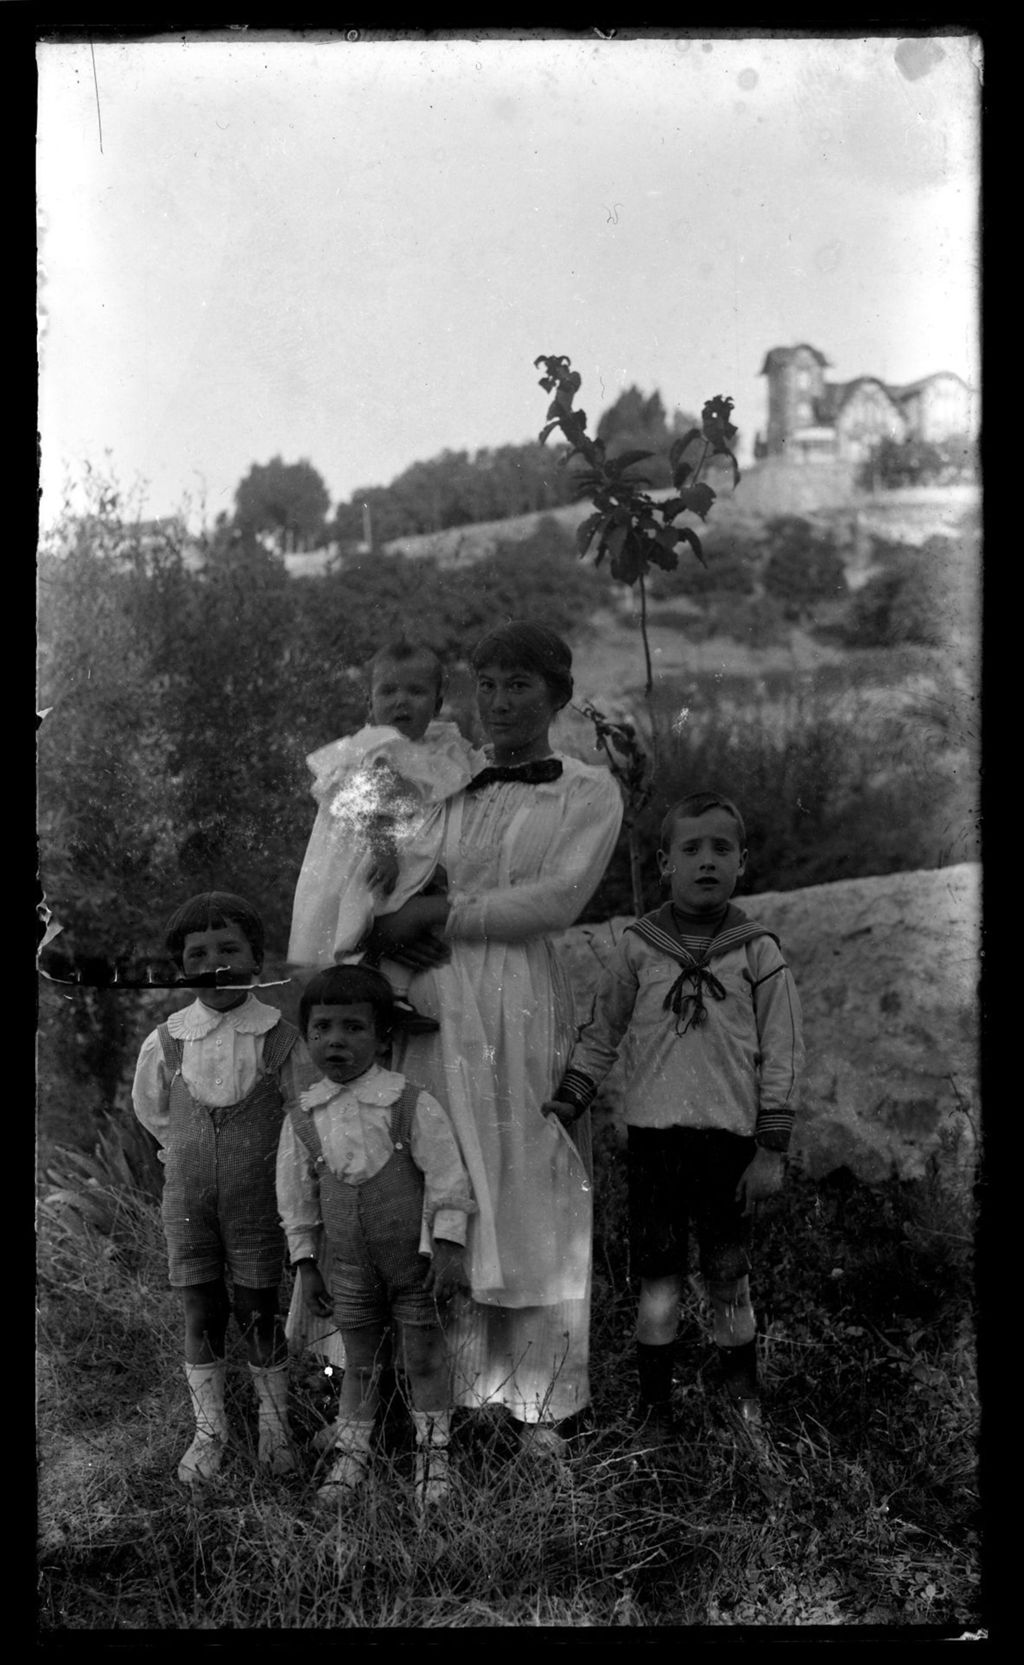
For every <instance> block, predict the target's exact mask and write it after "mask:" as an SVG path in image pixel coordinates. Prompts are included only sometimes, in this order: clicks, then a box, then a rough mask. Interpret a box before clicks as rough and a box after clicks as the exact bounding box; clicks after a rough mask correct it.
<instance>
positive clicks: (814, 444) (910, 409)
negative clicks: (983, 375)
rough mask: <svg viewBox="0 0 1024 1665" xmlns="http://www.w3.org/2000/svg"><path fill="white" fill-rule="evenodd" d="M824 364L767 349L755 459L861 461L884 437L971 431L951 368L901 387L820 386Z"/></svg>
mask: <svg viewBox="0 0 1024 1665" xmlns="http://www.w3.org/2000/svg"><path fill="white" fill-rule="evenodd" d="M828 368H830V366H829V361H828V359H827V358H826V357H825V355H824V353H820V352H819V351H818V349H817V347H811V346H809V345H808V344H807V342H805V341H804V342H801V343H800V345H799V346H797V347H773V348H772V349H771V351H770V352H769V353H768V354H767V355H766V357H765V361H764V363H763V364H762V366H761V370H760V374H761V375H762V376H767V378H768V428H767V432H766V433H765V434H764V435H761V434H758V436H757V438H756V440H755V442H754V456H755V458H756V459H757V460H758V461H762V460H764V459H767V458H769V457H784V458H785V459H786V461H787V462H796V463H816V462H822V463H835V462H840V463H853V464H859V463H863V462H866V461H867V460H868V458H869V456H870V455H871V452H872V451H873V450H874V448H875V447H876V446H877V445H878V444H879V443H880V441H882V440H883V439H892V440H896V441H900V440H904V439H911V438H913V439H920V440H924V441H926V442H928V443H929V444H937V443H939V442H941V441H943V440H949V439H961V438H962V439H964V440H968V439H972V438H974V437H975V435H976V432H977V416H976V411H975V398H974V392H973V390H972V389H971V388H970V387H969V386H968V385H967V383H966V382H965V381H964V380H963V378H962V377H960V376H957V375H955V374H954V372H953V371H951V370H937V371H936V372H935V373H934V375H931V376H925V377H924V378H923V379H922V380H921V381H917V382H910V383H908V384H907V385H906V386H903V387H896V386H891V385H889V384H887V383H885V382H882V381H880V380H879V379H878V377H877V376H857V377H855V378H854V380H853V381H849V382H827V381H826V380H825V371H826V369H828Z"/></svg>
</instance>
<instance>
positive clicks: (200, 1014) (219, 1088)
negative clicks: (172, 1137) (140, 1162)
mask: <svg viewBox="0 0 1024 1665" xmlns="http://www.w3.org/2000/svg"><path fill="white" fill-rule="evenodd" d="M280 1018H281V1014H280V1012H278V1011H276V1010H275V1008H274V1007H273V1006H265V1005H264V1004H263V1002H262V1001H261V1000H257V999H256V997H255V996H254V995H251V994H250V995H247V996H246V998H245V1000H243V1002H242V1004H241V1005H240V1006H233V1007H232V1008H231V1009H230V1011H227V1012H215V1011H213V1010H212V1008H211V1007H209V1006H204V1005H203V1003H202V1001H201V1000H195V1001H193V1003H192V1005H191V1006H185V1007H183V1009H182V1010H181V1011H179V1012H172V1013H171V1015H170V1017H169V1018H168V1019H167V1027H168V1029H169V1031H170V1033H171V1035H172V1036H173V1037H174V1039H175V1040H180V1041H184V1043H185V1044H184V1046H183V1047H182V1058H181V1074H182V1078H183V1080H184V1082H185V1084H186V1086H187V1087H188V1089H189V1092H190V1093H191V1094H192V1096H193V1098H195V1099H197V1100H198V1102H199V1103H200V1104H205V1105H207V1106H208V1107H209V1108H211V1109H213V1108H221V1107H223V1106H224V1105H226V1104H237V1103H238V1101H239V1099H243V1098H244V1097H245V1096H246V1094H247V1093H250V1092H251V1091H252V1089H253V1087H254V1086H255V1085H256V1080H257V1077H258V1075H259V1071H260V1064H261V1062H262V1058H263V1039H264V1036H265V1035H267V1034H268V1033H269V1031H270V1030H271V1029H273V1028H274V1025H275V1024H276V1023H278V1022H280ZM171 1079H172V1072H171V1071H169V1070H168V1068H167V1064H166V1062H165V1060H164V1054H163V1048H162V1047H161V1045H160V1037H159V1035H158V1033H157V1031H156V1030H155V1029H154V1030H153V1032H152V1033H151V1034H150V1035H147V1037H146V1039H145V1040H144V1041H143V1043H142V1047H141V1049H140V1051H139V1061H138V1064H137V1065H136V1067H135V1079H134V1081H133V1083H132V1103H133V1104H134V1106H135V1114H136V1115H137V1116H138V1118H139V1120H140V1122H141V1123H142V1125H143V1127H146V1128H148V1129H149V1131H150V1132H151V1133H152V1134H153V1136H154V1137H155V1138H156V1139H157V1140H159V1142H160V1144H161V1145H163V1144H164V1143H165V1142H166V1140H165V1135H166V1132H167V1126H168V1122H169V1119H170V1116H169V1093H170V1085H171Z"/></svg>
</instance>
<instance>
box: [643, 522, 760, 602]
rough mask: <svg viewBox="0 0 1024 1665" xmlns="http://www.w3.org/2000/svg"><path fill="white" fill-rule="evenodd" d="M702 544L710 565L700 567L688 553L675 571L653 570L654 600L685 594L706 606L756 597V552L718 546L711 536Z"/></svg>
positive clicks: (727, 544) (651, 576) (652, 592)
mask: <svg viewBox="0 0 1024 1665" xmlns="http://www.w3.org/2000/svg"><path fill="white" fill-rule="evenodd" d="M702 541H703V544H704V554H705V556H706V558H707V566H701V564H700V562H699V561H698V560H696V559H695V558H694V556H693V555H692V554H690V552H689V551H688V550H686V551H684V552H683V553H682V555H681V556H680V560H679V565H678V566H677V567H676V568H674V569H673V571H671V572H665V571H664V570H662V569H661V568H654V569H653V570H652V572H651V575H650V594H651V598H652V600H657V599H658V598H659V597H661V596H666V597H667V596H673V595H685V596H690V597H692V598H693V600H694V601H700V602H704V603H706V602H708V601H709V600H711V599H712V598H714V597H719V596H745V595H753V593H754V590H755V589H756V587H757V570H758V567H757V554H756V552H755V551H752V550H750V549H747V548H745V547H743V546H741V545H738V544H736V543H733V542H730V543H723V544H721V545H719V546H717V547H716V546H715V543H714V541H713V539H712V538H711V537H708V538H705V539H703V540H702Z"/></svg>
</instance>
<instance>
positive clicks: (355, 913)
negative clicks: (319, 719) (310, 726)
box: [288, 721, 486, 967]
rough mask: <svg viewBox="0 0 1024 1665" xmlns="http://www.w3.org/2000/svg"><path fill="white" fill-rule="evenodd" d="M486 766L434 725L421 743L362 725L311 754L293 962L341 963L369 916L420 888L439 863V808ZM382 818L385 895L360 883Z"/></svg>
mask: <svg viewBox="0 0 1024 1665" xmlns="http://www.w3.org/2000/svg"><path fill="white" fill-rule="evenodd" d="M485 761H486V759H485V758H484V756H483V754H482V753H481V752H479V751H477V750H476V749H475V748H474V747H473V746H471V745H470V743H469V741H468V740H466V739H464V738H463V736H462V734H461V733H460V732H459V729H458V728H457V727H456V725H455V724H454V723H448V722H436V721H435V722H432V723H430V724H429V725H428V727H427V730H426V733H425V734H424V736H423V738H422V740H409V739H407V738H406V736H405V735H404V734H400V733H399V732H398V730H397V729H396V728H391V727H389V726H387V725H383V724H368V725H367V726H366V727H365V728H361V729H359V730H358V731H357V732H356V733H355V734H350V735H346V736H345V737H344V738H343V739H341V740H332V741H331V742H330V744H329V745H326V746H321V747H320V749H319V750H318V751H315V752H311V753H310V755H309V757H308V758H307V759H306V762H307V763H308V765H309V767H310V769H311V770H312V772H313V776H314V780H313V784H312V787H311V789H310V790H311V791H312V793H313V796H314V797H315V798H316V799H317V802H318V804H319V808H318V810H317V815H316V820H315V822H314V823H313V830H312V832H311V833H310V837H309V843H308V845H307V847H306V854H305V857H304V859H303V863H302V868H301V871H300V873H299V878H298V882H297V884H296V887H295V899H294V902H293V904H292V927H291V935H290V937H289V941H288V959H289V962H290V963H291V964H293V965H305V966H318V967H323V966H329V965H332V964H334V963H335V962H336V961H337V960H340V959H344V958H345V956H346V955H347V954H350V953H351V952H352V951H353V950H354V949H355V947H356V946H357V944H358V943H359V942H360V941H361V940H362V938H363V937H364V936H365V935H366V932H367V931H368V930H369V928H370V925H371V923H372V921H373V917H374V914H375V913H394V912H395V911H396V910H397V909H398V908H400V907H401V906H402V905H403V903H405V902H407V901H408V900H409V898H410V897H411V896H415V895H416V893H417V891H419V890H422V888H423V886H424V885H425V884H426V883H427V881H428V879H429V878H430V876H431V874H432V873H433V871H434V869H435V867H436V866H437V862H438V857H439V855H440V850H441V840H442V836H443V830H444V805H445V803H446V801H447V799H449V798H450V797H451V796H452V795H453V793H456V792H460V791H461V790H462V788H463V787H464V786H465V785H466V784H467V783H468V781H469V780H471V778H472V777H473V775H474V774H476V773H477V772H478V771H479V770H480V769H482V768H483V767H484V763H485ZM396 776H397V777H400V778H399V780H398V781H397V782H396ZM396 788H397V790H396ZM381 813H383V814H384V815H385V816H387V818H388V820H389V822H390V824H391V825H392V827H393V831H394V835H395V842H396V848H397V855H398V863H399V873H398V879H397V881H396V883H395V887H394V889H393V890H392V892H391V893H390V895H388V896H381V895H379V894H375V893H374V892H373V891H372V890H371V889H370V887H369V885H368V884H367V882H366V881H367V875H368V874H369V872H370V870H371V868H372V866H373V860H374V857H373V853H372V851H371V849H370V844H369V839H368V827H369V822H370V820H371V819H372V818H374V817H376V816H378V815H380V814H381Z"/></svg>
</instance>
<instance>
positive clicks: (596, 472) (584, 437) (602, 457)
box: [533, 353, 740, 913]
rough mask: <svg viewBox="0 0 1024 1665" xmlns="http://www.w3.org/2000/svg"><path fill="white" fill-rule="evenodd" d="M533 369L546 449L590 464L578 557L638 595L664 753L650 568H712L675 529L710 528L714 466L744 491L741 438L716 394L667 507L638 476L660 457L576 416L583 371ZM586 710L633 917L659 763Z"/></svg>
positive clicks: (638, 908) (578, 474)
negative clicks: (620, 806) (621, 823)
mask: <svg viewBox="0 0 1024 1665" xmlns="http://www.w3.org/2000/svg"><path fill="white" fill-rule="evenodd" d="M533 362H534V367H535V368H536V366H538V365H543V367H544V374H543V376H542V377H541V379H540V386H541V387H542V388H543V389H544V391H545V392H546V393H550V394H551V395H552V399H551V403H550V405H549V406H548V412H547V419H546V421H545V424H544V427H543V428H542V429H541V431H540V435H539V439H540V443H541V445H544V444H545V443H546V441H547V439H548V436H549V435H550V434H552V433H554V431H555V429H556V428H557V429H560V430H561V432H562V434H563V436H564V437H565V439H566V440H567V441H568V447H569V448H568V450H567V451H566V452H565V454H564V455H563V457H562V459H561V461H562V463H563V465H565V464H568V463H570V462H571V461H572V459H573V458H574V457H582V459H583V463H584V467H583V468H581V469H577V470H575V471H574V473H573V479H574V482H575V485H576V489H577V495H578V496H580V497H589V498H590V501H591V502H592V503H593V505H594V513H593V514H592V515H588V516H587V518H586V520H584V521H583V522H582V524H581V525H580V526H579V528H578V529H577V532H576V547H577V550H578V551H579V554H580V557H581V558H582V557H583V556H584V555H586V553H587V551H588V550H589V549H590V548H591V547H592V545H593V544H594V543H595V542H596V545H597V553H596V556H595V565H597V566H600V564H601V562H602V561H603V560H604V559H605V557H606V556H607V558H608V566H609V569H610V571H611V574H612V577H613V578H617V579H618V580H619V581H620V582H621V583H623V584H629V585H630V586H632V585H634V584H635V585H636V586H637V588H638V591H639V595H640V637H641V640H642V642H643V649H644V667H645V672H646V680H645V683H644V696H645V698H646V700H647V705H648V709H649V711H650V714H651V736H652V743H653V745H654V749H655V752H656V751H657V728H656V725H655V721H654V705H653V694H654V668H653V665H652V662H651V645H650V640H649V638H648V634H647V584H646V580H647V577H648V575H649V573H650V571H651V568H652V566H657V567H661V568H662V570H663V571H665V572H671V571H673V570H674V569H675V568H676V567H677V566H678V565H679V553H680V550H681V549H687V548H688V549H690V550H691V551H692V552H693V554H694V555H695V556H696V558H697V560H698V561H699V562H700V563H701V565H702V566H704V567H706V566H707V560H706V558H705V555H704V549H703V546H702V544H701V541H700V538H699V537H698V535H697V533H696V532H695V531H694V529H693V527H692V526H685V525H683V526H681V525H678V524H677V522H678V520H679V517H680V515H683V514H692V515H696V516H697V517H698V519H700V520H701V521H706V520H707V517H708V514H709V512H710V510H711V506H712V504H713V503H714V501H715V497H716V493H715V492H714V491H713V490H712V488H711V487H710V486H709V485H708V484H707V482H706V480H703V479H702V478H701V476H702V474H703V472H704V470H705V468H706V467H707V465H708V463H709V462H710V461H711V459H712V457H727V458H728V459H729V461H730V462H731V464H732V475H733V485H734V486H736V485H738V484H739V479H740V471H739V465H738V463H737V461H736V457H735V454H734V453H733V450H732V441H733V440H734V439H735V437H736V429H735V427H734V426H733V424H732V422H731V420H730V418H731V416H732V409H733V401H732V399H729V398H726V397H724V396H723V395H722V394H716V396H715V397H714V398H713V399H709V400H708V401H707V403H706V404H705V406H704V408H703V411H702V412H701V426H700V427H699V428H691V429H690V430H689V432H688V433H685V434H683V435H681V436H680V438H678V439H677V440H675V441H674V443H673V445H672V447H671V449H670V451H669V466H670V468H671V470H672V488H673V489H672V495H671V496H669V497H667V498H662V499H660V500H659V499H655V498H653V497H651V496H650V494H649V493H648V492H647V491H645V490H644V489H643V488H644V487H645V486H649V485H650V483H651V482H650V479H649V477H647V476H645V475H643V474H636V473H634V472H633V470H635V469H636V467H637V465H638V464H640V463H642V462H645V461H646V459H647V458H648V457H651V456H653V455H654V452H653V451H626V452H624V453H623V454H622V455H620V456H618V457H611V458H610V457H609V456H608V454H607V447H606V446H605V443H604V441H603V440H601V439H596V438H592V437H591V436H590V435H589V434H588V433H587V415H586V412H585V411H583V410H577V409H575V408H574V404H573V401H574V400H575V398H576V395H577V393H578V392H579V390H580V387H581V385H582V378H581V376H580V374H579V371H578V370H573V368H572V360H571V359H569V358H567V357H565V356H564V355H563V354H554V353H542V354H541V355H540V356H539V357H538V358H535V359H534V361H533ZM696 446H699V447H700V449H699V452H697V451H696V450H694V449H693V448H694V447H696ZM579 709H581V710H582V713H583V715H584V716H586V717H588V718H589V719H590V721H591V722H592V723H593V725H594V730H595V734H596V737H597V743H598V745H599V746H600V747H601V749H602V750H603V751H604V753H605V755H606V757H607V758H608V764H609V767H610V769H611V771H612V773H613V774H614V775H615V777H616V779H617V780H618V781H619V783H620V785H621V787H622V789H623V795H624V797H625V801H626V833H627V838H628V841H629V861H630V877H631V880H632V889H633V906H634V910H635V912H637V913H641V912H642V911H643V886H642V883H641V877H640V851H639V844H638V836H637V818H638V816H639V814H640V812H641V811H642V810H643V809H644V808H645V807H646V805H647V804H648V803H649V801H650V798H651V794H652V780H651V775H652V765H651V761H650V759H649V758H648V757H647V755H646V754H645V752H644V749H643V747H642V746H641V745H640V743H639V741H638V739H637V736H636V732H635V730H634V729H633V727H632V725H631V724H627V723H613V722H611V721H609V719H608V718H607V717H606V716H605V715H604V713H603V712H601V711H599V710H598V709H597V707H596V706H593V705H590V704H585V705H584V706H582V707H580V708H579Z"/></svg>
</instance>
